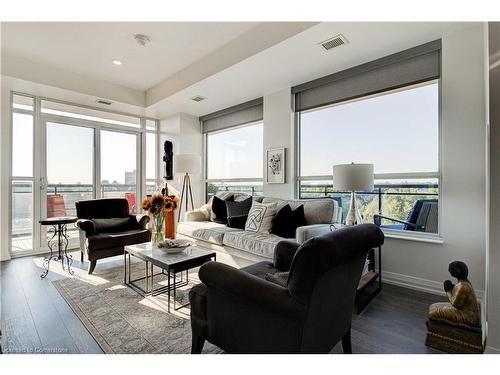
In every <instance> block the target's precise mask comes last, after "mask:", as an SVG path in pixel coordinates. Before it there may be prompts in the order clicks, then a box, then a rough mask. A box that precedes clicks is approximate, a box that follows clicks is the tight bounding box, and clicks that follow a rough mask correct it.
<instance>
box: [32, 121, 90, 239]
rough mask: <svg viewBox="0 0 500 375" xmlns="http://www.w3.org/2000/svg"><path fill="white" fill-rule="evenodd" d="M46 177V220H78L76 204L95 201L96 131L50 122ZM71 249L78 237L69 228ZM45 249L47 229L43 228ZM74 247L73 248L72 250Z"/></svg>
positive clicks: (43, 188) (43, 189)
mask: <svg viewBox="0 0 500 375" xmlns="http://www.w3.org/2000/svg"><path fill="white" fill-rule="evenodd" d="M44 124H45V130H46V133H45V134H46V142H45V144H46V147H45V157H46V162H45V166H46V168H45V177H42V179H41V181H42V184H41V193H42V196H41V199H40V201H41V211H42V217H58V216H76V209H75V202H76V201H79V200H85V199H92V198H94V197H95V196H96V189H95V147H94V144H95V130H94V129H93V128H92V127H84V126H76V125H72V124H67V123H59V122H51V121H46V122H45V123H44ZM67 229H68V235H69V238H70V242H71V243H70V245H73V243H74V242H76V240H77V237H78V234H77V231H76V227H75V226H74V225H69V226H68V228H67ZM41 234H42V236H41V243H40V245H41V247H42V248H43V247H45V246H46V228H44V227H42V228H41ZM71 247H73V246H71Z"/></svg>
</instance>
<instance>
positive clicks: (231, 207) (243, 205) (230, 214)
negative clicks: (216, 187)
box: [225, 197, 253, 229]
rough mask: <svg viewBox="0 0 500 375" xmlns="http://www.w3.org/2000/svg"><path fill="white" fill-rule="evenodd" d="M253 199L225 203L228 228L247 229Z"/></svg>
mask: <svg viewBox="0 0 500 375" xmlns="http://www.w3.org/2000/svg"><path fill="white" fill-rule="evenodd" d="M252 201H253V199H252V197H248V198H247V199H245V200H242V201H239V202H238V201H235V202H231V201H225V203H226V209H227V226H228V227H230V228H238V229H245V223H246V222H247V217H248V212H249V211H250V208H251V207H252Z"/></svg>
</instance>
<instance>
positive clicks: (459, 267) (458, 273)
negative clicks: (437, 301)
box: [448, 260, 469, 281]
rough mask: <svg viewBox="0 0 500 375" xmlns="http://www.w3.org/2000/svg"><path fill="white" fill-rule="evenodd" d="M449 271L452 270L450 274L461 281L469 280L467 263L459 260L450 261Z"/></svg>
mask: <svg viewBox="0 0 500 375" xmlns="http://www.w3.org/2000/svg"><path fill="white" fill-rule="evenodd" d="M448 272H450V275H451V276H453V277H454V278H456V279H457V280H459V281H460V280H467V277H468V276H469V269H468V268H467V265H466V264H465V263H464V262H460V261H458V260H456V261H454V262H451V263H450V265H449V267H448Z"/></svg>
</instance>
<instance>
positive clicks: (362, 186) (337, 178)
mask: <svg viewBox="0 0 500 375" xmlns="http://www.w3.org/2000/svg"><path fill="white" fill-rule="evenodd" d="M333 189H334V190H337V191H372V190H373V164H354V163H353V164H339V165H334V166H333Z"/></svg>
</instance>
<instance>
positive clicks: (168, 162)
mask: <svg viewBox="0 0 500 375" xmlns="http://www.w3.org/2000/svg"><path fill="white" fill-rule="evenodd" d="M163 149H164V151H165V153H164V154H163V161H164V162H165V167H164V171H163V178H164V179H165V180H173V179H174V171H173V169H174V168H173V165H174V164H173V162H174V153H173V145H172V142H170V141H165V143H164V144H163Z"/></svg>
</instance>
